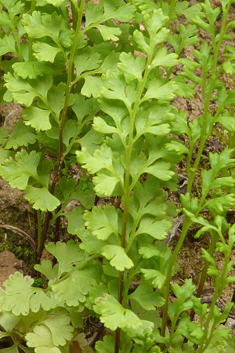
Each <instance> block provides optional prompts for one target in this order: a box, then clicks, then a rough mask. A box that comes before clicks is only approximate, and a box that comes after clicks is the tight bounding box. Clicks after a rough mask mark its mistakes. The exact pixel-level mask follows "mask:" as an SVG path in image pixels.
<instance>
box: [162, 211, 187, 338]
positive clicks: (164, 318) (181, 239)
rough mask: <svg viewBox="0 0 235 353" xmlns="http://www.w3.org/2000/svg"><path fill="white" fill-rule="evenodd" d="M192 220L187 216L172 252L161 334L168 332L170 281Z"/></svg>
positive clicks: (165, 290) (165, 289)
mask: <svg viewBox="0 0 235 353" xmlns="http://www.w3.org/2000/svg"><path fill="white" fill-rule="evenodd" d="M191 224H192V221H190V220H189V218H187V216H186V217H185V221H184V224H183V229H182V232H181V235H180V239H179V241H178V243H177V245H176V247H175V250H174V252H173V254H172V257H171V260H170V263H169V267H168V271H167V276H166V284H165V288H164V292H165V293H164V294H165V295H164V298H165V304H164V306H163V315H162V327H161V335H162V336H165V332H166V325H167V313H168V301H169V294H170V281H171V277H172V269H173V267H174V265H175V263H176V261H177V256H178V253H179V251H180V249H181V247H182V245H183V242H184V239H185V237H186V235H187V233H188V229H189V227H190V226H191Z"/></svg>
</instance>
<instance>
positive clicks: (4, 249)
mask: <svg viewBox="0 0 235 353" xmlns="http://www.w3.org/2000/svg"><path fill="white" fill-rule="evenodd" d="M197 2H198V1H195V0H191V1H190V4H191V5H193V4H195V3H197ZM212 2H213V3H214V4H215V5H217V4H219V1H218V0H217V1H212ZM234 19H235V9H234V8H231V12H230V14H229V20H230V21H231V20H234ZM220 25H221V19H219V20H218V21H217V23H216V30H217V31H219V30H220ZM231 34H232V35H233V37H234V38H235V32H234V31H233V30H231ZM199 36H200V42H201V43H202V42H204V41H206V40H207V41H208V42H210V41H209V39H208V35H207V33H205V31H203V30H200V33H199ZM209 44H210V43H209ZM226 44H228V43H227V42H226V41H224V43H223V47H224V46H225V45H226ZM229 45H232V46H234V47H235V41H234V42H233V43H232V42H229ZM196 48H197V49H198V48H199V45H196ZM193 50H194V47H193V46H192V47H188V48H187V49H186V50H185V52H184V55H185V56H186V57H189V58H192V51H193ZM220 59H221V60H222V57H221V58H220ZM177 70H178V69H177V68H176V70H175V72H174V74H177ZM221 79H222V81H223V83H224V85H225V87H226V88H228V89H233V88H234V79H233V78H232V77H231V76H229V75H223V76H222V77H221ZM173 104H174V105H175V106H176V107H177V108H178V109H180V110H184V111H185V112H187V113H188V116H189V121H192V120H193V119H196V118H198V117H199V116H200V115H201V114H202V112H203V101H202V98H201V90H200V87H197V88H196V91H195V96H194V98H192V99H184V98H177V99H175V100H174V103H173ZM210 109H211V113H212V114H213V112H215V109H216V101H214V102H212V103H211V106H210ZM21 112H22V107H21V106H19V105H14V104H13V103H10V104H6V105H5V106H3V105H2V106H0V126H4V127H5V128H6V129H7V130H8V131H9V132H10V131H11V130H12V129H13V127H14V124H15V122H16V121H17V120H18V119H20V117H21ZM185 143H186V141H185ZM225 144H226V135H225V134H221V131H220V130H219V129H215V131H214V132H213V134H212V135H211V138H210V140H209V141H208V143H207V145H206V148H205V151H204V156H205V158H207V156H208V153H209V152H210V151H212V152H220V151H221V150H222V149H223V147H224V146H225ZM177 173H178V175H179V189H178V190H177V191H176V192H172V193H170V194H169V199H170V200H172V201H174V202H175V203H176V204H177V205H178V206H180V202H179V196H180V193H182V192H184V191H185V185H186V184H187V175H186V173H185V161H183V162H181V163H180V164H179V166H178V167H177ZM175 221H177V220H175ZM229 222H230V223H234V222H235V215H230V216H229ZM6 224H8V225H12V226H14V227H18V228H19V229H22V230H24V231H25V232H27V233H28V234H29V235H30V236H32V237H34V219H33V212H32V210H31V208H30V205H29V203H28V202H27V201H26V200H25V199H24V197H23V193H22V192H21V191H19V190H17V189H12V188H11V187H10V186H9V185H8V183H6V182H5V181H3V180H2V179H0V227H1V226H3V225H6ZM180 231H181V225H179V227H178V229H177V231H176V234H175V237H174V238H173V240H172V242H171V243H170V245H169V246H170V247H172V248H174V246H175V244H176V243H177V240H178V238H179V235H180ZM195 233H196V229H195V226H194V227H192V229H191V230H190V232H189V235H188V237H187V238H186V240H185V243H184V245H183V248H182V249H181V251H180V254H179V258H178V262H179V265H180V269H179V272H178V273H177V276H175V280H176V281H177V282H179V283H182V282H183V280H184V279H185V278H192V279H193V282H194V283H195V284H197V283H198V280H199V277H200V272H201V268H202V265H203V261H202V259H201V248H202V247H204V248H208V243H209V236H204V237H201V238H200V239H198V240H195V239H194V237H193V236H194V234H195ZM0 252H1V253H0V285H2V283H3V282H4V280H5V279H7V278H8V276H9V274H10V273H13V272H14V271H15V270H20V271H22V273H27V272H28V271H29V268H30V265H31V264H32V262H33V251H32V249H31V247H30V245H29V244H28V243H27V241H26V240H25V239H24V238H22V237H21V236H20V235H19V234H15V233H13V232H12V231H10V230H7V229H2V230H1V229H0ZM13 253H14V254H13ZM232 260H235V249H234V253H233V255H232ZM217 261H218V263H219V264H220V266H221V265H222V260H221V259H220V258H219V257H218V259H217ZM234 272H235V271H234ZM233 275H235V273H233ZM206 288H207V290H208V293H213V290H212V289H213V283H210V281H208V282H207V284H206ZM232 293H233V284H231V285H229V286H228V288H227V289H226V292H225V293H224V295H223V300H224V301H226V300H228V299H231V297H232ZM206 295H207V293H204V296H205V297H206ZM231 325H232V324H231Z"/></svg>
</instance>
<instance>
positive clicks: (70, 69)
mask: <svg viewBox="0 0 235 353" xmlns="http://www.w3.org/2000/svg"><path fill="white" fill-rule="evenodd" d="M84 5H85V0H81V2H80V9H79V10H80V11H79V14H78V22H77V28H76V32H75V37H74V42H73V46H72V48H71V53H70V58H69V62H68V74H67V86H66V93H65V103H64V109H63V112H62V117H61V122H60V128H59V164H58V168H57V171H56V173H55V176H54V178H53V181H52V185H51V189H50V193H51V194H54V190H55V186H56V183H57V181H58V179H59V177H60V173H61V169H62V167H63V161H64V155H63V128H64V124H65V120H66V116H67V110H68V105H69V97H70V93H71V89H72V75H73V62H74V56H75V51H76V47H77V41H78V38H79V35H80V30H81V23H82V14H83V9H84ZM50 218H51V213H50V212H49V211H47V213H46V219H45V224H44V229H43V233H42V240H41V246H40V250H39V254H38V255H39V258H40V257H41V254H42V250H43V247H44V242H45V239H46V234H47V232H48V228H49V224H50Z"/></svg>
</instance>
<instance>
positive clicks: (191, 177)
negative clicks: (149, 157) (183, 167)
mask: <svg viewBox="0 0 235 353" xmlns="http://www.w3.org/2000/svg"><path fill="white" fill-rule="evenodd" d="M228 11H229V6H228V7H227V8H226V11H225V13H224V16H223V21H222V25H221V32H220V38H219V41H218V43H213V49H214V60H213V69H212V74H211V79H210V86H209V91H208V93H207V95H206V89H207V87H208V84H207V85H206V84H205V83H206V76H207V74H205V72H203V76H204V80H203V94H202V95H203V98H204V99H205V104H204V113H203V123H202V130H201V139H200V146H199V149H198V151H197V157H196V160H195V162H194V164H193V168H192V169H191V171H190V173H189V178H188V186H187V191H188V192H191V189H192V185H193V180H194V178H195V175H196V172H197V170H198V166H199V163H200V160H201V156H202V152H203V150H204V146H205V143H206V140H207V138H208V131H207V127H208V112H209V105H210V101H211V97H212V94H213V91H214V87H215V83H216V80H217V66H218V57H219V52H220V47H221V44H222V41H223V38H224V35H225V24H226V19H227V16H228ZM206 86H207V87H206ZM209 130H210V129H209Z"/></svg>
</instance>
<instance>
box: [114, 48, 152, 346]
mask: <svg viewBox="0 0 235 353" xmlns="http://www.w3.org/2000/svg"><path fill="white" fill-rule="evenodd" d="M150 48H151V43H150ZM152 56H153V54H152V50H150V52H149V55H148V59H147V63H146V67H145V72H144V76H143V79H142V80H141V81H140V82H139V89H138V94H137V97H136V101H135V103H134V107H133V110H131V108H130V107H127V108H128V110H129V113H130V128H129V135H128V137H129V138H128V144H127V146H126V173H125V181H124V195H123V200H124V202H123V207H124V212H123V223H122V240H121V246H122V247H123V248H124V249H125V247H126V228H127V221H128V214H129V200H130V194H131V185H130V166H131V156H132V149H133V145H134V127H135V118H136V114H137V111H138V108H139V105H140V104H141V97H142V94H143V91H144V88H145V85H146V81H147V78H148V75H149V71H150V68H151V65H150V64H151V61H152ZM127 246H128V244H127ZM123 275H124V273H123V272H121V273H120V275H119V284H118V288H119V294H118V301H119V303H121V304H122V301H123ZM125 291H128V288H125ZM124 296H125V295H124ZM119 345H120V330H119V329H117V331H116V338H115V349H114V353H118V351H119Z"/></svg>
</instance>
